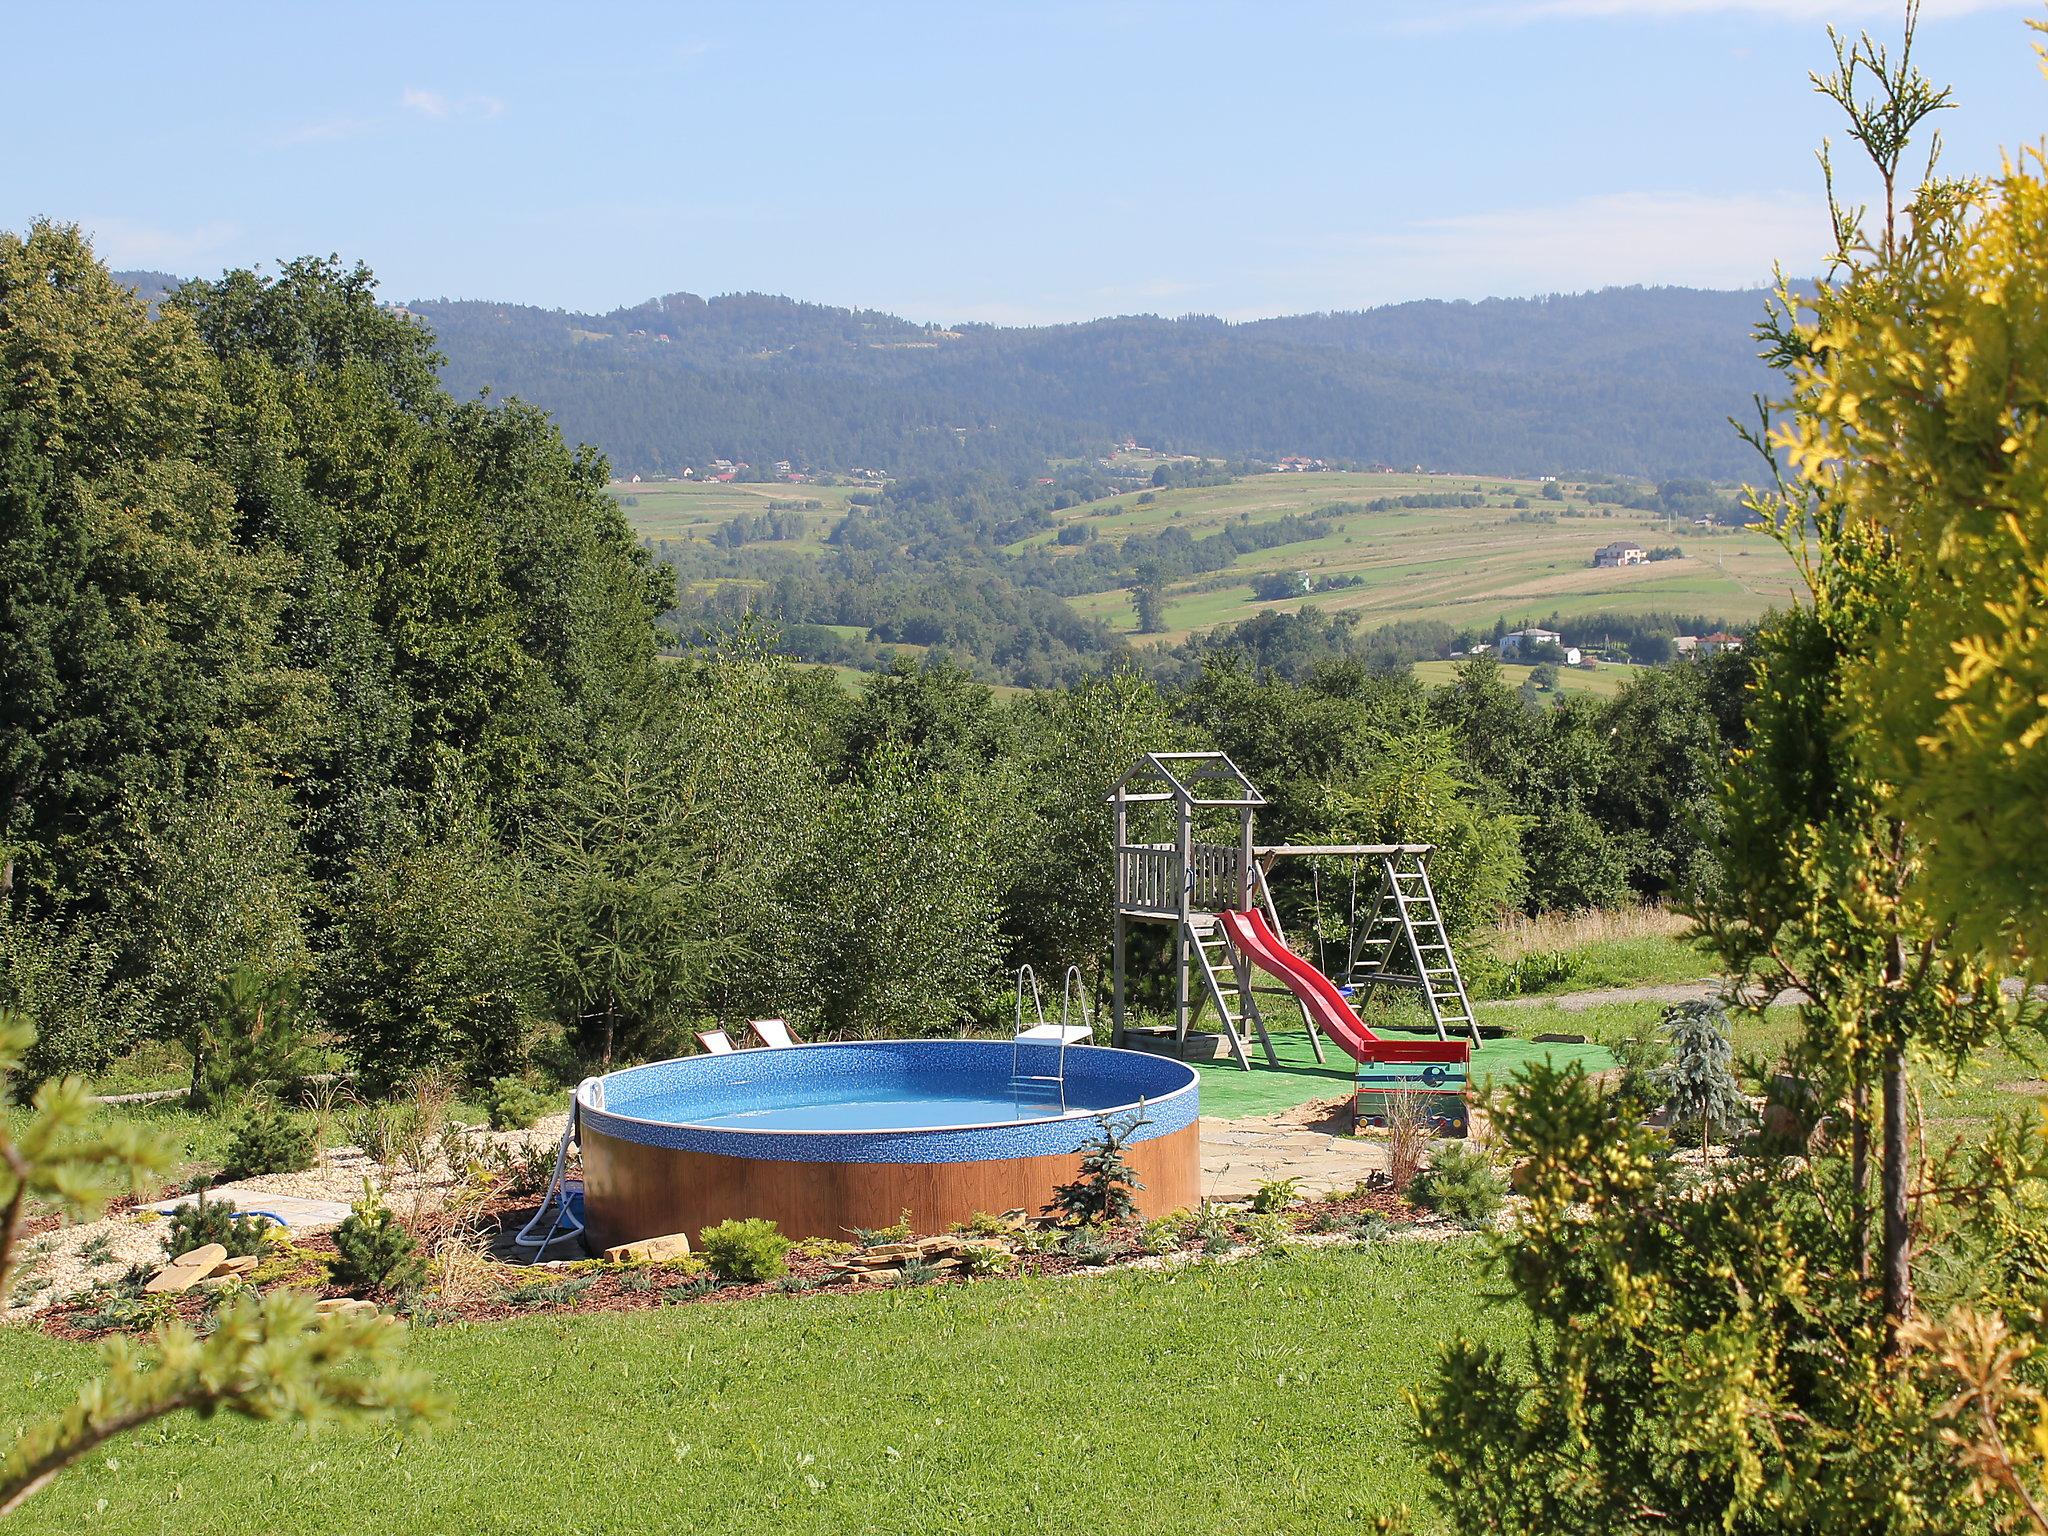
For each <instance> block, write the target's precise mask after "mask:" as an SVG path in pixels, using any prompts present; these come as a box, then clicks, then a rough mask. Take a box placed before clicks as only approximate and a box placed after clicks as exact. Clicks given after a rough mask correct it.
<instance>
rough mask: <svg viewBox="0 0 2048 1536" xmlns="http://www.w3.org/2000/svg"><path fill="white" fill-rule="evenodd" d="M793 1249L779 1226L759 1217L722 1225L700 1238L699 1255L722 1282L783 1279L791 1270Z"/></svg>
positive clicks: (705, 1231) (711, 1228) (707, 1231)
mask: <svg viewBox="0 0 2048 1536" xmlns="http://www.w3.org/2000/svg"><path fill="white" fill-rule="evenodd" d="M789 1249H790V1241H789V1239H788V1238H786V1237H784V1236H783V1235H782V1233H781V1231H780V1230H779V1229H778V1228H777V1227H776V1225H775V1223H774V1222H772V1221H769V1220H766V1219H765V1218H763V1217H759V1216H753V1217H749V1218H748V1219H747V1220H745V1221H721V1222H720V1223H719V1224H718V1225H717V1226H715V1227H706V1228H705V1229H704V1230H703V1231H702V1232H699V1233H698V1234H697V1251H698V1252H699V1253H700V1254H702V1255H703V1256H704V1262H705V1263H707V1264H709V1265H710V1266H711V1272H712V1273H713V1274H714V1275H716V1276H718V1278H719V1279H721V1280H732V1281H740V1282H752V1281H756V1280H775V1279H779V1278H780V1277H781V1276H782V1275H783V1274H784V1273H786V1272H787V1271H788V1269H789V1258H788V1255H789Z"/></svg>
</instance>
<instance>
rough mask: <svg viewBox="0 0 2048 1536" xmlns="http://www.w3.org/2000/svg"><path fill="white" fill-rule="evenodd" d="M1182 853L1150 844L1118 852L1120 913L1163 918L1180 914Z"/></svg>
mask: <svg viewBox="0 0 2048 1536" xmlns="http://www.w3.org/2000/svg"><path fill="white" fill-rule="evenodd" d="M1180 889H1181V878H1180V851H1179V850H1178V849H1176V848H1171V847H1155V846H1151V845H1147V844H1137V845H1135V846H1132V845H1127V846H1125V847H1122V848H1119V849H1117V851H1116V904H1117V908H1118V910H1119V911H1123V912H1146V913H1153V914H1156V915H1158V916H1160V917H1177V916H1178V915H1179V914H1180Z"/></svg>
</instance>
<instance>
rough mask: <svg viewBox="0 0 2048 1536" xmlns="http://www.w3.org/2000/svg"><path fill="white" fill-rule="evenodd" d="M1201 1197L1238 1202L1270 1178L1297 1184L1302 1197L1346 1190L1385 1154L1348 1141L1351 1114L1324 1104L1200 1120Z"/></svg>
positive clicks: (1378, 1147)
mask: <svg viewBox="0 0 2048 1536" xmlns="http://www.w3.org/2000/svg"><path fill="white" fill-rule="evenodd" d="M1201 1124H1202V1193H1203V1194H1205V1195H1207V1196H1209V1197H1210V1198H1212V1199H1216V1200H1243V1199H1246V1198H1248V1197H1249V1196H1250V1195H1252V1194H1253V1193H1254V1192H1255V1191H1256V1190H1257V1189H1258V1187H1259V1186H1260V1185H1261V1184H1264V1183H1266V1182H1267V1181H1268V1180H1272V1179H1299V1180H1300V1181H1301V1191H1302V1193H1303V1194H1305V1195H1324V1194H1328V1193H1329V1192H1330V1191H1331V1190H1333V1189H1348V1188H1350V1187H1351V1186H1352V1185H1353V1184H1356V1183H1357V1182H1358V1181H1359V1180H1360V1179H1362V1178H1364V1177H1365V1176H1366V1175H1367V1174H1369V1173H1373V1172H1376V1171H1379V1170H1382V1169H1384V1168H1385V1167H1386V1166H1387V1149H1386V1147H1385V1145H1384V1144H1382V1143H1381V1142H1379V1141H1376V1140H1374V1139H1372V1138H1370V1137H1360V1138H1354V1137H1352V1136H1351V1135H1349V1134H1348V1132H1349V1131H1350V1129H1351V1109H1350V1105H1349V1104H1348V1102H1347V1101H1345V1100H1343V1099H1324V1100H1319V1101H1315V1102H1311V1103H1308V1104H1301V1105H1297V1106H1295V1107H1294V1108H1293V1109H1286V1110H1281V1111H1280V1112H1279V1113H1277V1114H1271V1115H1256V1116H1253V1117H1252V1118H1250V1119H1246V1120H1217V1119H1213V1118H1211V1117H1209V1116H1207V1115H1205V1116H1203V1117H1202V1122H1201Z"/></svg>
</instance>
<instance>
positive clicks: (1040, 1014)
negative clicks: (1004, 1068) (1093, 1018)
mask: <svg viewBox="0 0 2048 1536" xmlns="http://www.w3.org/2000/svg"><path fill="white" fill-rule="evenodd" d="M1080 978H1081V967H1079V966H1078V965H1070V966H1068V967H1067V974H1066V975H1065V976H1064V977H1063V978H1061V982H1060V1031H1059V1036H1060V1037H1059V1039H1058V1041H1057V1042H1055V1044H1056V1046H1057V1049H1058V1054H1057V1055H1055V1056H1054V1058H1053V1060H1054V1062H1055V1068H1054V1071H1053V1074H1052V1075H1051V1076H1050V1077H1048V1076H1046V1075H1045V1074H1044V1073H1037V1072H1034V1073H1032V1074H1031V1075H1030V1076H1029V1077H1026V1076H1025V1074H1024V1073H1023V1071H1022V1070H1021V1065H1022V1063H1021V1059H1020V1053H1021V1052H1022V1051H1023V1049H1024V984H1025V983H1026V982H1027V981H1028V982H1029V983H1030V984H1031V1011H1032V1013H1033V1015H1034V1016H1035V1017H1036V1018H1037V1020H1038V1027H1039V1028H1041V1029H1043V1028H1044V1027H1045V1002H1044V999H1043V998H1042V997H1041V996H1040V995H1039V991H1038V973H1037V972H1036V971H1034V970H1032V969H1031V967H1030V966H1029V965H1028V964H1027V965H1020V966H1018V967H1017V1029H1016V1033H1014V1034H1013V1035H1011V1037H1010V1103H1011V1105H1012V1106H1013V1107H1014V1108H1015V1109H1016V1111H1017V1118H1018V1119H1020V1120H1021V1119H1023V1118H1024V1100H1023V1096H1022V1095H1021V1094H1020V1093H1019V1092H1018V1085H1019V1084H1021V1083H1025V1082H1033V1083H1057V1084H1058V1085H1059V1094H1060V1113H1061V1114H1062V1115H1064V1114H1066V1112H1067V1028H1066V1025H1067V997H1068V995H1069V993H1070V992H1071V991H1072V989H1073V987H1074V985H1075V984H1076V983H1078V982H1079V981H1080ZM1081 1006H1082V1017H1083V1018H1084V1019H1085V1018H1086V1017H1087V999H1086V997H1085V996H1084V997H1083V998H1082V1002H1081ZM1089 1028H1090V1030H1091V1031H1092V1030H1093V1028H1094V1026H1093V1025H1092V1024H1091V1025H1090V1026H1089Z"/></svg>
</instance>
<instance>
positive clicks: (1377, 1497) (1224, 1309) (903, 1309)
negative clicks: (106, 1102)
mask: <svg viewBox="0 0 2048 1536" xmlns="http://www.w3.org/2000/svg"><path fill="white" fill-rule="evenodd" d="M1481 1263H1482V1255H1481V1252H1480V1250H1479V1248H1478V1246H1477V1245H1476V1244H1475V1243H1472V1242H1455V1243H1380V1244H1376V1245H1374V1246H1371V1247H1368V1248H1364V1249H1350V1250H1323V1251H1319V1252H1312V1253H1311V1252H1300V1251H1296V1252H1291V1253H1288V1254H1285V1255H1283V1256H1278V1257H1272V1258H1255V1259H1251V1260H1247V1261H1244V1262H1241V1263H1237V1264H1229V1265H1215V1264H1209V1265H1201V1266H1198V1267H1196V1268H1193V1269H1189V1270H1185V1271H1181V1272H1179V1273H1177V1274H1162V1273H1147V1272H1143V1271H1121V1272H1118V1273H1114V1274H1110V1275H1105V1276H1101V1277H1097V1278H1072V1279H1062V1280H1031V1281H1026V1280H1018V1281H982V1282H979V1283H977V1284H975V1285H972V1286H958V1285H947V1286H939V1287H932V1288H924V1289H914V1290H899V1291H882V1292H869V1293H866V1294H853V1295H846V1294H836V1295H819V1296H811V1297H792V1298H788V1299H782V1298H770V1299H765V1300H760V1301H754V1302H747V1303H710V1304H700V1305H696V1306H688V1307H671V1308H666V1309H661V1310H652V1311H645V1312H634V1313H613V1314H586V1315H583V1316H574V1315H556V1316H549V1317H537V1318H533V1319H530V1320H526V1321H515V1322H504V1323H484V1324H474V1325H468V1326H455V1327H442V1328H430V1329H423V1330H421V1331H420V1332H419V1333H418V1334H417V1335H416V1337H415V1340H414V1342H413V1344H412V1346H411V1358H412V1360H413V1363H415V1364H417V1365H419V1366H421V1367H423V1368H424V1369H426V1370H427V1371H429V1372H430V1373H431V1374H432V1375H433V1377H434V1379H435V1381H436V1382H437V1383H438V1385H439V1386H440V1388H441V1390H442V1391H443V1392H444V1394H445V1395H446V1397H447V1398H448V1400H449V1405H450V1410H451V1411H450V1414H449V1417H448V1421H447V1423H446V1424H445V1425H443V1426H442V1427H440V1428H438V1429H435V1430H432V1431H428V1432H426V1433H423V1434H420V1435H417V1436H410V1437H400V1436H395V1435H391V1434H387V1433H377V1432H371V1431H363V1430H346V1429H343V1430H333V1429H330V1430H326V1431H323V1432H321V1433H318V1434H316V1435H313V1436H311V1437H308V1436H306V1435H305V1434H303V1433H301V1432H298V1431H295V1430H290V1429H280V1428H276V1427H273V1426H263V1425H253V1424H250V1423H247V1422H244V1421H240V1420H231V1419H226V1418H222V1419H216V1420H212V1421H208V1422H201V1421H197V1420H194V1419H191V1418H186V1417H180V1418H175V1419H171V1420H167V1421H164V1422H163V1423H162V1424H161V1425H158V1426H155V1427H152V1428H149V1429H147V1430H144V1431H143V1432H141V1433H140V1434H135V1435H130V1436H126V1437H124V1438H122V1439H120V1440H117V1441H115V1442H113V1443H112V1444H110V1445H108V1446H107V1447H106V1448H105V1449H104V1450H103V1451H101V1452H99V1453H97V1454H95V1455H93V1456H91V1457H89V1458H87V1459H86V1460H85V1461H84V1462H83V1463H81V1464H80V1465H79V1466H78V1467H76V1468H74V1469H73V1470H71V1471H69V1472H67V1473H66V1474H65V1475H64V1476H63V1477H61V1478H60V1479H59V1480H58V1481H57V1482H56V1484H55V1485H54V1486H53V1487H52V1488H51V1489H50V1490H49V1491H48V1492H46V1493H44V1494H42V1495H40V1496H39V1497H37V1498H36V1499H35V1500H33V1501H32V1502H31V1503H30V1504H29V1505H28V1506H26V1508H25V1509H24V1510H23V1511H22V1513H21V1514H20V1515H19V1516H17V1517H16V1518H15V1519H14V1520H12V1521H10V1523H9V1529H10V1530H20V1531H23V1532H31V1531H78V1530H104V1531H109V1532H115V1531H118V1532H122V1533H124V1536H143V1533H152V1532H165V1533H187V1532H192V1531H213V1530H245V1529H246V1530H251V1531H263V1532H273V1533H280V1536H284V1533H314V1532H332V1533H337V1536H341V1533H351V1536H352V1533H355V1532H361V1531H406V1532H413V1531H418V1532H441V1531H447V1532H491V1531H505V1532H521V1533H524V1532H530V1531H535V1530H543V1529H545V1530H558V1531H564V1532H593V1533H595V1532H605V1533H626V1532H638V1531H652V1530H663V1531H673V1532H679V1533H697V1532H704V1533H710V1532H729V1531H746V1532H761V1533H767V1532H778V1533H781V1532H820V1533H824V1532H831V1533H835V1536H837V1533H856V1532H871V1533H876V1536H897V1533H901V1532H906V1531H946V1532H959V1533H970V1532H1003V1533H1008V1532H1015V1531H1051V1532H1080V1531H1093V1530H1115V1531H1117V1532H1130V1533H1145V1532H1171V1533H1174V1536H1199V1533H1203V1532H1218V1533H1222V1532H1232V1533H1235V1532H1247V1531H1256V1532H1276V1531H1286V1532H1297V1531H1298V1532H1314V1533H1327V1532H1334V1531H1356V1530H1360V1529H1369V1528H1370V1522H1371V1519H1372V1517H1373V1516H1374V1515H1375V1514H1378V1513H1381V1512H1384V1511H1387V1510H1389V1509H1391V1508H1392V1507H1393V1506H1394V1505H1396V1504H1399V1503H1407V1504H1409V1505H1411V1506H1415V1507H1417V1508H1418V1510H1421V1511H1422V1512H1423V1514H1424V1518H1423V1520H1422V1522H1421V1528H1422V1529H1424V1530H1429V1529H1434V1528H1435V1525H1434V1522H1432V1521H1430V1520H1429V1519H1428V1518H1427V1511H1426V1508H1425V1506H1424V1499H1425V1494H1426V1490H1425V1480H1424V1478H1423V1476H1422V1474H1421V1472H1420V1470H1419V1469H1418V1466H1417V1463H1416V1458H1415V1454H1414V1452H1413V1451H1412V1450H1410V1449H1409V1447H1408V1445H1407V1443H1406V1439H1405V1425H1406V1423H1407V1410H1406V1408H1405V1406H1404V1404H1403V1401H1402V1393H1403V1391H1404V1390H1405V1389H1406V1388H1408V1387H1409V1386H1411V1385H1414V1384H1417V1383H1419V1382H1420V1381H1422V1380H1423V1379H1424V1378H1425V1377H1426V1375H1427V1374H1428V1371H1429V1369H1430V1363H1431V1362H1432V1361H1433V1360H1434V1358H1435V1356H1436V1352H1437V1349H1438V1348H1439V1347H1440V1346H1441V1344H1442V1343H1443V1342H1444V1341H1445V1340H1447V1339H1449V1338H1450V1337H1452V1336H1453V1335H1455V1334H1458V1333H1461V1332H1462V1333H1465V1334H1468V1335H1473V1336H1477V1337H1485V1338H1491V1339H1495V1340H1499V1341H1501V1342H1504V1343H1505V1342H1508V1341H1509V1340H1510V1339H1511V1338H1512V1335H1513V1331H1514V1329H1515V1327H1516V1326H1517V1325H1516V1322H1515V1319H1514V1317H1513V1315H1512V1314H1511V1313H1510V1312H1508V1311H1507V1310H1505V1309H1498V1308H1489V1307H1485V1306H1483V1305H1482V1304H1481V1302H1480V1300H1479V1290H1480V1286H1481V1278H1482V1277H1481ZM0 1358H4V1361H5V1364H4V1367H0V1423H7V1424H13V1423H19V1422H21V1421H22V1420H23V1419H25V1418H27V1417H28V1416H30V1415H31V1414H37V1413H42V1412H47V1411H49V1410H51V1409H54V1408H56V1407H57V1406H59V1404H60V1403H61V1402H62V1401H63V1400H64V1399H65V1398H66V1397H67V1396H68V1394H69V1392H70V1390H71V1389H72V1388H73V1387H74V1386H75V1384H76V1383H77V1381H78V1380H79V1379H80V1378H81V1377H82V1376H84V1375H85V1374H87V1373H88V1372H89V1371H90V1369H91V1368H92V1362H93V1354H92V1351H91V1350H90V1349H88V1348H86V1347H85V1346H82V1345H76V1344H60V1343H57V1342H54V1341H52V1340H50V1339H48V1338H46V1337H44V1336H42V1335H40V1334H37V1333H33V1332H30V1331H28V1330H25V1329H24V1330H19V1331H16V1332H12V1333H10V1334H9V1335H8V1336H7V1339H6V1349H5V1353H4V1357H0Z"/></svg>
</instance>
